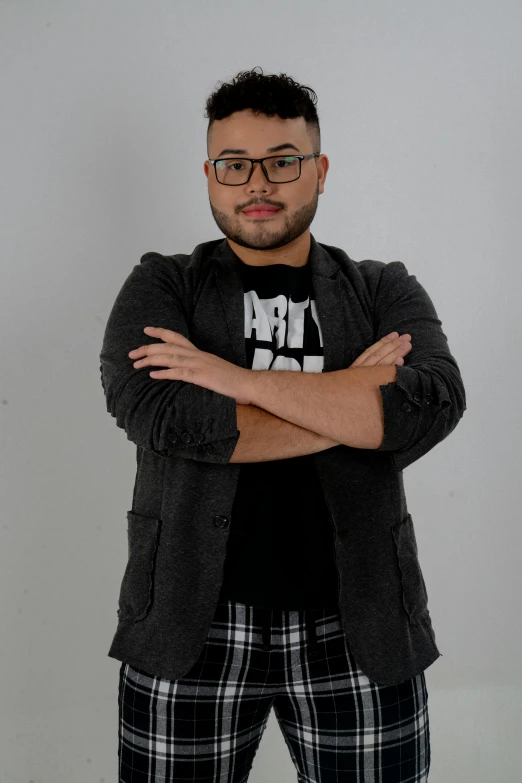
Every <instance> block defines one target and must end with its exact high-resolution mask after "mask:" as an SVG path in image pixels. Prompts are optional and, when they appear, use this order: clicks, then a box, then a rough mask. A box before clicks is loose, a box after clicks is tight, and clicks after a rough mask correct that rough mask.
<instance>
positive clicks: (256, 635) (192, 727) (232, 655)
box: [118, 601, 430, 783]
mask: <svg viewBox="0 0 522 783" xmlns="http://www.w3.org/2000/svg"><path fill="white" fill-rule="evenodd" d="M118 705H119V731H118V740H119V747H118V759H119V777H118V781H119V783H155V782H156V781H157V782H158V783H159V782H160V781H161V782H162V783H171V781H183V783H188V781H194V783H218V781H219V782H220V783H244V781H246V780H248V776H249V772H250V770H251V767H252V763H253V760H254V756H255V754H256V751H257V749H258V747H259V744H260V741H261V737H262V735H263V731H264V730H265V727H266V724H267V721H268V717H269V715H270V712H271V710H272V707H273V708H274V713H275V716H276V719H277V722H278V723H279V726H280V728H281V731H282V733H283V737H284V739H285V742H286V745H287V747H288V750H289V752H290V756H291V759H292V761H293V763H294V765H295V768H296V770H297V780H298V783H425V781H427V780H428V772H429V767H430V741H429V720H428V694H427V689H426V681H425V677H424V673H421V674H419V675H417V676H416V677H414V678H413V679H411V680H406V681H404V682H402V683H400V684H399V685H393V686H386V687H385V686H381V685H377V684H376V683H374V682H372V681H371V680H369V679H368V677H367V676H366V675H365V674H363V672H362V671H361V670H360V669H358V668H357V664H356V662H355V660H354V658H353V656H352V654H351V651H350V649H349V646H348V645H347V644H346V640H345V637H344V634H343V630H342V626H341V618H340V615H339V613H338V610H337V608H335V607H334V608H330V609H328V608H325V609H320V610H286V609H263V608H261V607H256V606H250V605H248V604H243V603H239V602H236V601H227V602H224V603H219V604H218V605H217V609H216V612H215V615H214V618H213V621H212V625H211V627H210V631H209V634H208V636H207V639H206V641H205V644H204V647H203V650H202V652H201V654H200V656H199V658H198V660H197V661H196V663H195V664H194V665H193V667H192V668H191V669H190V671H189V672H188V673H187V674H186V675H185V676H184V677H182V678H180V679H178V680H166V679H162V678H159V677H155V676H153V675H151V674H147V672H145V671H143V670H141V669H137V668H133V667H132V666H131V665H130V664H128V663H122V665H121V668H120V681H119V695H118ZM278 783H279V782H278Z"/></svg>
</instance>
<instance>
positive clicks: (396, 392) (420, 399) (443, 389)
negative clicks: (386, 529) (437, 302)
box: [374, 261, 466, 470]
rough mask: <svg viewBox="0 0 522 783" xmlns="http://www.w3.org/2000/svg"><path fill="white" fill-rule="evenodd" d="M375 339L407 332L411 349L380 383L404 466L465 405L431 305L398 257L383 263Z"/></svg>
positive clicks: (389, 433)
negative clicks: (387, 379)
mask: <svg viewBox="0 0 522 783" xmlns="http://www.w3.org/2000/svg"><path fill="white" fill-rule="evenodd" d="M374 312H375V321H374V323H375V326H376V334H375V342H377V341H378V340H380V339H381V338H382V337H384V336H385V335H387V334H390V332H393V331H396V332H398V333H399V334H410V335H411V345H412V348H411V351H410V352H409V353H408V354H406V356H405V357H404V364H403V365H397V377H396V381H395V382H392V383H388V384H384V385H382V386H380V387H379V389H380V392H381V397H382V403H383V409H384V438H383V441H382V443H381V445H380V446H379V448H378V449H377V451H390V452H392V455H393V459H394V461H395V464H396V467H397V470H403V469H404V468H406V467H408V465H411V463H412V462H415V461H416V460H418V459H419V458H420V457H422V456H424V454H426V453H427V452H428V451H430V450H431V449H432V448H433V447H434V446H436V445H437V444H438V443H440V442H441V441H442V440H444V438H446V437H447V436H448V435H449V434H450V432H452V431H453V430H454V429H455V427H456V426H457V424H458V422H459V421H460V419H461V417H462V416H463V414H464V411H465V410H466V395H465V390H464V384H463V381H462V377H461V374H460V370H459V367H458V365H457V362H456V361H455V359H454V357H453V356H452V354H451V351H450V348H449V345H448V339H447V337H446V335H445V334H444V332H443V330H442V322H441V321H440V320H439V318H438V317H437V313H436V310H435V306H434V304H433V302H432V301H431V299H430V297H429V296H428V294H427V292H426V291H425V289H424V288H423V287H422V285H421V284H420V283H419V282H418V280H417V278H416V276H415V275H411V274H409V273H408V270H407V269H406V266H405V265H404V264H403V263H402V261H392V262H390V263H388V264H386V265H385V266H384V268H383V272H382V276H381V279H380V282H379V286H378V293H377V296H376V301H375V311H374Z"/></svg>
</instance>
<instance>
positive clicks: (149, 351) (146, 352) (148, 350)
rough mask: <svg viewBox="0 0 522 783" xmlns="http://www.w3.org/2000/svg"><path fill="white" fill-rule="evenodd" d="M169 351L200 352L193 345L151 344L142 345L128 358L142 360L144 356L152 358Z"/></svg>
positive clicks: (130, 353) (131, 352) (130, 352)
mask: <svg viewBox="0 0 522 783" xmlns="http://www.w3.org/2000/svg"><path fill="white" fill-rule="evenodd" d="M187 342H188V341H187ZM168 349H171V350H172V351H173V352H174V353H180V354H182V353H192V354H193V353H195V352H196V351H198V349H197V348H195V347H194V346H193V345H192V343H189V345H181V344H178V345H176V344H174V343H149V345H142V346H141V347H140V348H136V350H134V351H129V353H128V356H130V357H131V359H140V358H141V357H143V356H152V355H154V354H158V353H165V352H166V351H167V350H168Z"/></svg>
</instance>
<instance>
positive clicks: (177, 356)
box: [134, 345, 195, 369]
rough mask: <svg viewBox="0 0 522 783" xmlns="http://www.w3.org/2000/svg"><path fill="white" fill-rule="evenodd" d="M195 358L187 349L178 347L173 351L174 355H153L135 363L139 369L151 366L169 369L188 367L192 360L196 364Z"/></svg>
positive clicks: (148, 355)
mask: <svg viewBox="0 0 522 783" xmlns="http://www.w3.org/2000/svg"><path fill="white" fill-rule="evenodd" d="M163 347H164V346H163ZM194 358H195V357H194V356H193V355H191V353H190V352H188V351H187V349H186V348H183V347H181V346H179V345H177V346H176V349H175V351H172V353H170V352H169V353H151V354H147V355H146V356H143V357H142V358H141V359H138V360H137V361H135V362H134V367H135V368H137V369H138V368H140V367H149V366H151V367H152V366H154V367H158V366H160V367H169V368H173V367H186V366H187V365H188V364H189V362H190V361H191V360H192V363H194Z"/></svg>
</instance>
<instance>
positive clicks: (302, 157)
mask: <svg viewBox="0 0 522 783" xmlns="http://www.w3.org/2000/svg"><path fill="white" fill-rule="evenodd" d="M319 155H321V153H320V152H311V153H310V155H267V156H266V157H264V158H241V157H237V158H236V157H230V158H215V159H214V160H211V159H210V158H207V160H208V162H209V163H212V165H213V166H214V174H215V176H216V182H218V183H219V184H220V185H226V186H227V187H229V188H240V187H242V186H243V185H247V184H248V183H249V182H250V178H251V176H252V174H253V172H254V163H260V164H261V168H262V169H263V172H264V175H265V177H266V179H267V180H268V182H271V183H272V185H286V184H287V182H296V181H297V180H298V179H299V177H300V176H301V171H302V168H303V160H308V159H309V158H318V157H319ZM269 158H298V159H299V174H298V175H297V177H294V179H287V180H285V181H284V182H273V180H271V179H270V177H269V176H268V172H267V170H266V169H265V166H264V163H263V161H264V160H269ZM220 160H249V161H250V163H251V164H252V165H251V168H250V174H249V175H248V179H247V180H246V181H245V182H240V183H239V184H236V185H231V184H230V183H229V182H220V180H219V179H218V175H217V171H216V163H218V162H219V161H220Z"/></svg>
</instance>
